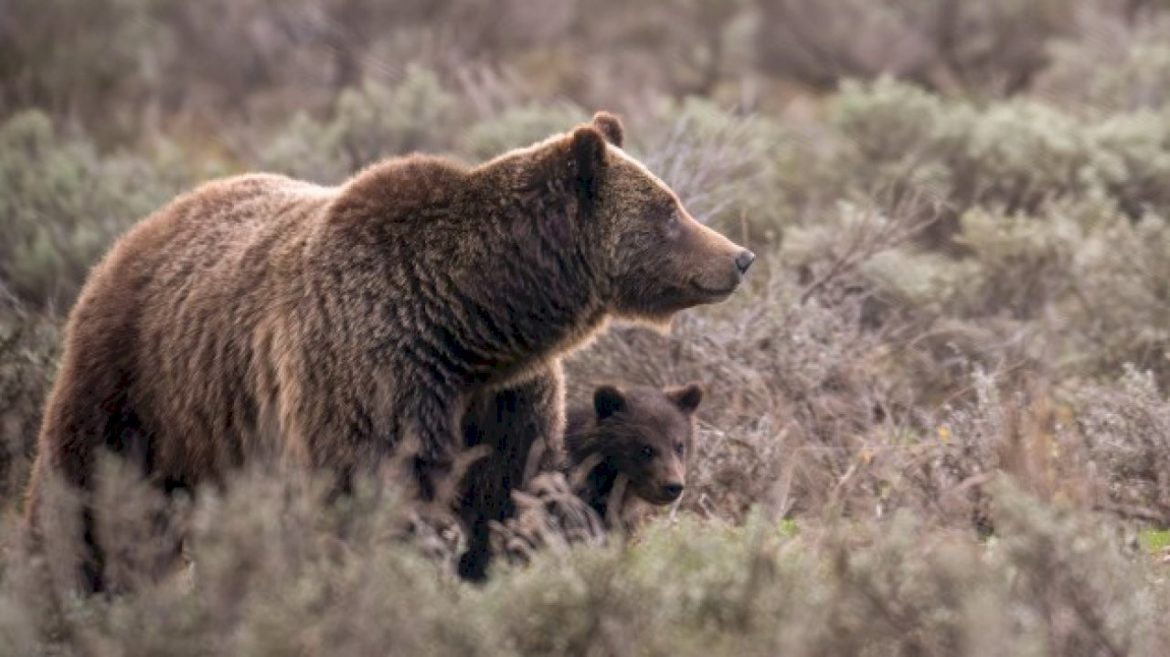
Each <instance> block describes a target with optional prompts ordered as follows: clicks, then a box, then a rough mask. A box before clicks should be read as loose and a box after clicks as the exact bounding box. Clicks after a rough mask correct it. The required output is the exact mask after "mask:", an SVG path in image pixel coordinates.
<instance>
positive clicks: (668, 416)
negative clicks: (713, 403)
mask: <svg viewBox="0 0 1170 657" xmlns="http://www.w3.org/2000/svg"><path fill="white" fill-rule="evenodd" d="M702 400H703V389H702V388H700V387H699V385H698V384H695V383H691V384H688V385H685V386H681V387H676V388H667V389H665V390H659V389H657V388H651V387H647V386H629V387H626V388H623V389H619V388H617V387H615V386H601V387H599V388H597V390H596V391H594V393H593V406H592V407H589V406H579V407H574V408H573V409H572V410H570V412H569V419H568V426H567V427H566V429H565V458H566V463H565V466H564V468H565V470H566V471H567V472H569V473H570V474H571V476H572V478H573V480H574V481H576V482H577V483H576V484H575V485H574V492H576V493H577V495H578V496H580V497H581V499H583V500H584V501H585V502H586V503H587V504H589V506H590V507H592V508H593V510H594V511H596V512H597V514H598V515H599V516H600V517H601V518H603V519H604V520H605V522H606V526H607V527H610V528H613V527H614V526H615V525H617V523H618V522H619V521H621V520H622V519H628V518H630V517H632V516H633V515H634V513H636V512H635V511H634V509H632V508H628V507H631V505H634V504H635V502H634V500H642V501H644V502H646V503H649V504H652V505H665V504H671V503H673V502H674V501H675V500H677V499H678V498H679V497H680V496H681V495H682V493H683V490H684V487H685V486H686V477H687V459H688V458H689V457H690V453H691V450H692V449H693V443H694V433H695V429H694V424H695V422H694V420H695V411H696V410H697V409H698V407H699V404H700V403H701V402H702Z"/></svg>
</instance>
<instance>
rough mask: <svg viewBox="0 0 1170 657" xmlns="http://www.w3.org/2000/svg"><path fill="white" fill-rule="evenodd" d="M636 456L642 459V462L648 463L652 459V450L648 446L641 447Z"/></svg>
mask: <svg viewBox="0 0 1170 657" xmlns="http://www.w3.org/2000/svg"><path fill="white" fill-rule="evenodd" d="M638 456H640V457H642V460H643V461H649V460H650V459H652V458H654V448H653V447H651V446H649V445H643V446H642V449H641V450H640V451H639V452H638Z"/></svg>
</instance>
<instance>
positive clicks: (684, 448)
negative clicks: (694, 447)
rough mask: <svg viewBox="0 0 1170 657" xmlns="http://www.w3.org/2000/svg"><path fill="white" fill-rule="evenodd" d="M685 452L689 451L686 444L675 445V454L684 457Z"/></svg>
mask: <svg viewBox="0 0 1170 657" xmlns="http://www.w3.org/2000/svg"><path fill="white" fill-rule="evenodd" d="M685 451H687V446H686V445H684V444H682V443H675V445H674V453H675V454H678V455H679V456H682V455H683V452H685Z"/></svg>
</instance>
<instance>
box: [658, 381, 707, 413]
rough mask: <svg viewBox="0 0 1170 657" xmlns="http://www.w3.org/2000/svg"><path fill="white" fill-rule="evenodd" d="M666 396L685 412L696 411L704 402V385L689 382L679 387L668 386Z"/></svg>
mask: <svg viewBox="0 0 1170 657" xmlns="http://www.w3.org/2000/svg"><path fill="white" fill-rule="evenodd" d="M666 396H667V397H669V398H670V401H672V402H674V404H675V406H678V407H679V409H680V410H682V412H683V413H688V414H689V413H694V412H695V410H697V409H698V408H699V404H701V403H702V402H703V387H702V386H700V385H699V384H697V383H688V384H687V385H685V386H679V387H677V388H667V390H666Z"/></svg>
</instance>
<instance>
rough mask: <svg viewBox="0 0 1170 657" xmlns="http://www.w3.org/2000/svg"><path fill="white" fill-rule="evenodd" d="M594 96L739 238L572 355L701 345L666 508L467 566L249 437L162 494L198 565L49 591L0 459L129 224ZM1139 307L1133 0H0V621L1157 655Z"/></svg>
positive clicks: (200, 640) (388, 646)
mask: <svg viewBox="0 0 1170 657" xmlns="http://www.w3.org/2000/svg"><path fill="white" fill-rule="evenodd" d="M595 109H608V110H611V111H614V112H617V113H619V114H620V115H621V116H622V117H623V119H624V120H625V123H626V127H627V134H628V135H629V137H628V138H629V140H630V142H631V145H630V150H631V151H632V152H633V153H634V154H636V155H637V156H639V157H640V158H642V159H643V160H644V161H645V162H646V163H647V164H648V165H649V166H650V168H651V169H652V170H654V171H656V172H658V173H660V174H661V175H662V176H663V177H664V179H666V180H667V181H668V182H669V183H670V184H672V185H673V186H674V187H675V188H676V189H677V190H678V192H679V193H680V195H681V196H682V198H683V199H684V201H685V202H686V203H687V205H688V207H689V209H690V210H691V212H692V214H695V215H696V216H697V217H699V218H700V219H701V220H703V221H706V222H709V223H711V224H712V225H715V226H717V227H719V228H720V229H721V230H723V231H725V232H726V233H728V234H729V235H732V236H733V237H735V238H736V239H737V240H740V241H742V242H744V243H747V244H749V245H750V246H751V247H752V248H753V250H755V251H756V252H757V253H759V254H761V257H760V259H759V261H758V265H757V268H758V269H757V270H755V271H753V276H752V277H751V285H750V288H749V289H746V290H743V291H741V292H739V293H738V294H737V295H736V296H735V297H734V298H733V299H732V300H731V301H729V302H727V303H725V304H722V305H720V306H716V307H711V308H706V309H701V310H696V311H691V312H688V313H686V314H685V315H684V316H682V317H681V318H680V319H679V320H678V321H677V322H676V324H675V326H674V327H673V329H672V332H671V334H670V335H666V336H663V335H657V334H652V333H647V332H645V331H642V330H638V329H614V330H612V331H611V332H610V334H609V335H607V336H606V337H604V338H603V339H601V340H599V341H598V342H597V344H595V345H594V346H593V347H591V348H590V349H589V350H587V351H585V352H583V353H581V354H579V355H578V356H577V357H575V358H574V360H573V361H572V363H571V364H570V375H571V381H570V384H571V387H572V394H573V396H574V398H580V397H581V396H582V394H583V393H587V391H588V390H590V388H591V386H592V385H593V384H594V383H595V382H597V381H601V380H626V381H631V382H636V383H644V384H670V383H677V382H681V381H684V380H688V379H699V380H701V381H703V382H704V383H705V385H706V387H707V389H708V393H709V394H708V396H707V398H706V401H705V402H704V406H703V409H702V424H701V427H700V428H701V432H700V436H699V450H698V453H697V454H696V455H694V456H693V458H692V462H691V464H690V467H691V480H690V485H689V486H688V489H687V493H686V494H685V496H684V498H683V500H682V502H681V504H680V506H679V507H678V508H676V509H673V510H671V511H670V512H669V513H668V514H667V517H665V518H662V519H660V520H658V521H656V522H655V523H653V524H652V526H651V527H649V528H648V529H647V531H646V533H645V535H644V536H641V537H639V538H638V539H636V540H635V541H633V542H632V543H631V544H629V545H624V544H618V543H614V544H612V545H611V546H610V547H608V548H604V549H597V548H590V549H586V548H581V549H577V550H568V551H563V552H557V553H555V554H549V555H546V556H545V557H544V558H543V559H541V560H538V561H537V562H536V563H535V564H533V565H532V566H531V567H529V568H526V569H514V570H504V571H502V573H501V574H500V576H499V577H497V578H495V580H493V582H492V583H491V584H490V585H489V586H487V587H486V588H484V589H471V588H467V587H464V586H462V585H459V584H457V583H454V582H452V581H450V580H449V579H448V578H447V577H446V576H445V575H444V574H443V573H444V572H445V571H444V570H443V568H442V566H440V567H438V568H437V569H436V567H435V566H434V565H433V564H432V563H431V562H430V561H427V560H424V559H421V558H419V557H418V555H417V554H415V552H413V551H411V550H408V549H405V548H404V547H403V546H401V545H398V544H397V543H394V542H389V541H386V540H383V538H384V534H383V532H382V529H383V524H384V518H383V517H382V515H380V512H378V511H377V509H379V508H381V504H380V502H379V503H375V502H371V501H369V500H366V501H365V502H362V501H361V500H359V501H358V502H357V503H355V504H354V506H353V508H352V509H347V510H344V511H343V512H338V513H341V515H343V516H344V517H343V518H334V517H333V516H331V515H329V514H326V513H325V512H324V511H321V509H320V508H319V506H318V505H316V503H315V500H316V497H315V496H314V494H313V491H312V490H304V489H301V488H297V487H296V486H294V485H292V484H290V483H288V482H285V481H282V480H281V479H280V478H279V477H274V476H271V475H269V476H263V475H261V474H253V475H250V476H248V477H247V478H245V479H244V480H242V481H241V482H240V483H239V484H238V485H236V486H233V487H230V488H229V489H228V490H227V491H226V492H224V493H223V494H221V495H214V494H208V495H207V496H204V497H201V498H200V499H198V500H196V501H195V503H194V508H193V510H192V511H191V513H192V520H191V528H190V535H191V539H190V544H191V552H192V554H193V558H194V562H195V569H194V571H193V572H194V575H193V579H192V582H188V583H187V584H184V585H182V586H180V585H177V584H175V583H173V582H168V583H164V584H147V585H143V587H141V591H140V593H138V594H136V595H133V596H125V597H122V598H118V599H115V600H112V601H109V600H89V601H81V600H71V601H66V602H64V603H62V602H61V601H60V600H57V599H55V598H53V597H52V596H49V595H47V594H46V593H45V591H44V590H43V587H42V586H41V584H40V580H38V578H37V575H36V573H37V572H38V571H37V568H36V565H37V563H38V561H37V558H35V557H34V556H31V555H27V554H25V553H24V552H23V551H22V550H21V549H20V548H19V541H18V540H17V538H18V534H19V528H18V523H17V522H16V514H17V509H18V508H19V501H20V494H21V493H20V492H21V490H22V488H23V483H24V481H25V478H26V476H27V471H28V465H29V462H30V460H31V456H32V454H33V449H34V442H35V436H36V432H37V427H38V424H39V414H40V407H41V403H42V401H43V397H44V394H45V392H46V390H47V387H48V386H49V385H50V383H51V381H52V377H53V373H54V367H55V363H56V358H57V354H58V349H59V343H60V338H61V335H60V331H61V327H62V325H63V321H64V316H65V314H66V313H67V311H68V309H69V307H70V304H71V303H72V300H73V299H74V297H75V295H76V293H77V291H78V289H79V288H80V286H81V284H82V283H83V281H84V279H85V275H86V272H87V271H88V269H89V267H90V266H91V265H92V264H93V263H94V262H95V260H96V259H97V258H99V257H100V256H101V254H102V253H103V252H104V250H105V249H106V248H107V247H108V246H109V244H110V243H111V241H112V240H113V239H115V238H116V237H117V236H118V235H119V234H120V233H121V232H122V231H124V230H125V229H126V228H127V227H128V226H129V225H131V224H132V223H133V222H135V221H136V220H138V219H139V218H141V217H143V216H145V215H146V214H148V213H149V212H150V211H151V210H153V209H154V208H156V207H158V206H160V205H161V204H162V203H164V202H166V201H167V200H168V199H169V198H171V197H172V196H174V195H175V194H176V193H178V192H180V191H182V190H184V189H187V188H190V187H191V186H193V185H194V184H196V183H198V182H200V181H203V180H206V179H208V178H212V177H216V176H221V175H228V174H232V173H237V172H242V171H248V170H256V169H265V170H270V171H275V172H281V173H286V174H289V175H293V176H298V177H303V178H307V179H310V180H314V181H317V182H322V183H337V182H340V181H342V180H344V179H345V178H346V177H347V176H348V175H350V174H351V173H353V172H354V171H355V170H357V169H359V168H361V167H363V166H365V165H367V164H369V163H371V162H374V161H376V160H378V159H380V158H383V157H388V156H393V155H399V154H403V153H407V152H410V151H413V150H424V151H431V152H442V153H449V154H452V155H455V156H458V157H461V158H463V159H466V160H468V161H472V162H474V161H478V160H481V159H484V158H487V157H490V156H492V155H494V154H497V153H499V152H501V151H503V150H506V149H509V148H512V147H517V146H522V145H526V144H528V143H530V142H533V141H535V140H538V139H541V138H543V137H546V136H548V135H549V134H551V133H554V132H559V131H563V130H565V129H567V128H568V127H569V126H571V125H572V124H573V123H575V122H578V121H582V120H585V119H587V118H588V116H589V115H590V114H591V113H592V112H593V111H594V110H595ZM1168 349H1170V3H1166V2H1163V1H1162V0H980V1H967V2H963V1H961V0H834V1H833V2H825V1H823V0H662V1H660V2H653V3H641V2H617V1H614V0H599V1H594V2H584V1H582V0H501V1H499V2H478V1H475V0H433V1H428V0H393V1H391V0H386V1H380V0H205V1H202V2H180V1H178V0H0V509H3V511H4V519H3V521H2V522H0V526H2V529H0V532H3V533H2V536H3V540H2V541H0V542H2V544H3V550H4V553H3V556H2V557H0V654H5V655H7V654H81V655H90V654H97V655H132V654H144V655H145V654H150V655H158V654H185V655H186V654H273V655H277V654H279V655H285V654H323V653H326V652H328V653H330V654H373V653H389V654H446V653H452V654H550V655H554V654H556V655H559V654H581V655H627V654H629V655H633V654H671V655H680V654H696V655H698V654H743V655H754V654H759V655H764V654H793V655H805V654H807V655H823V654H866V655H960V654H962V655H1003V654H1012V655H1129V654H1133V655H1164V654H1167V652H1168V651H1170V626H1167V625H1166V624H1165V623H1164V622H1162V621H1163V620H1164V619H1165V618H1166V617H1167V614H1168V613H1170V602H1168V601H1170V589H1168V588H1167V586H1168V585H1167V583H1166V582H1167V575H1168V573H1167V570H1166V568H1167V566H1166V565H1165V564H1166V556H1167V554H1166V553H1165V548H1166V545H1167V543H1170V538H1168V535H1167V534H1166V533H1165V532H1164V530H1166V529H1167V528H1170V401H1168V400H1167V397H1166V393H1167V389H1168V387H1170V357H1168ZM110 486H113V487H114V488H112V489H111V490H112V492H111V495H112V497H111V498H110V499H111V500H113V501H112V502H111V503H110V504H109V505H108V508H106V509H104V510H103V511H102V513H104V514H105V515H106V516H108V517H107V519H106V521H105V524H104V525H103V526H105V527H107V528H109V529H107V530H106V531H107V532H108V534H109V536H107V538H110V539H112V540H118V538H119V537H125V538H124V541H125V542H126V543H127V546H126V551H127V552H134V551H135V550H139V549H146V548H144V547H143V545H142V543H149V539H146V538H143V536H144V535H143V534H141V533H135V531H133V530H132V528H133V527H134V526H135V525H134V522H135V520H134V518H133V517H132V516H134V515H135V513H137V512H138V511H139V510H140V508H153V507H151V505H150V504H149V503H146V502H143V503H142V504H137V503H130V502H127V501H126V500H137V499H138V498H137V497H134V496H133V495H128V496H127V497H124V498H119V497H118V494H119V491H121V490H122V489H119V488H116V486H117V484H115V483H111V484H110ZM375 497H376V496H375ZM119 500H121V501H119ZM331 513H332V512H331ZM123 516H131V517H123ZM324 516H328V517H324ZM340 526H344V527H346V529H345V531H344V532H341V531H340V530H339V529H338V527H340ZM127 527H130V528H131V529H127ZM339 533H342V534H344V535H345V540H344V541H341V542H340V543H339V542H338V540H337V539H336V537H337V536H338V534H339ZM147 551H148V552H149V550H148V549H147ZM209 637H215V639H214V640H213V641H212V640H210V639H209Z"/></svg>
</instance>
